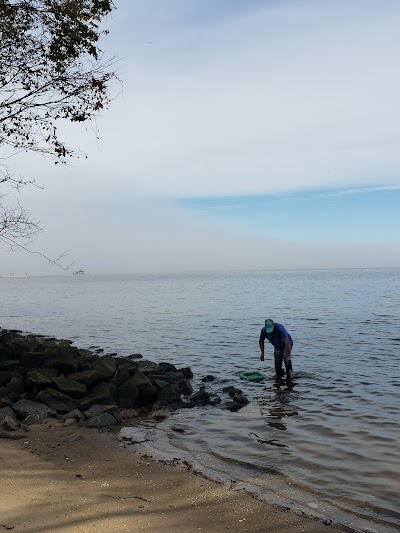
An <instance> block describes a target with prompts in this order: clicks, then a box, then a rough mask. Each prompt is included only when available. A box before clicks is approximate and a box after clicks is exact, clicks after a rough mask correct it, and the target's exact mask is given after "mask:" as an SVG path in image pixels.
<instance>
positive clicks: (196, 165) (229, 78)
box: [0, 0, 400, 274]
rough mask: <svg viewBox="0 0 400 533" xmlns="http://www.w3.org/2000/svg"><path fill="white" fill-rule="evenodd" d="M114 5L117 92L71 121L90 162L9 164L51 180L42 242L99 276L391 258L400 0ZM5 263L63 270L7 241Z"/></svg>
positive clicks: (38, 207) (0, 258) (37, 210)
mask: <svg viewBox="0 0 400 533" xmlns="http://www.w3.org/2000/svg"><path fill="white" fill-rule="evenodd" d="M116 6H117V10H116V11H115V13H114V14H113V16H112V17H111V18H110V19H109V20H107V21H106V22H105V27H107V28H108V29H109V30H110V33H109V35H108V36H106V37H105V38H104V39H103V40H102V48H103V50H104V52H105V54H106V57H111V56H113V55H116V56H117V57H118V60H117V63H116V68H117V70H118V75H119V77H120V79H121V81H122V83H121V84H116V85H115V87H114V88H113V94H114V95H115V100H114V101H113V102H112V105H111V108H110V109H109V110H107V111H105V112H104V113H103V116H102V117H100V118H99V119H98V120H97V121H96V124H95V125H94V127H93V128H92V127H86V128H85V127H81V126H80V125H74V126H73V127H72V126H71V125H66V127H65V130H64V131H65V137H66V138H67V139H69V140H70V144H71V145H73V146H75V147H78V148H80V149H81V150H82V151H83V152H84V153H86V154H87V155H88V158H87V159H84V158H83V159H79V160H77V161H76V162H74V163H73V164H71V165H70V166H68V167H66V168H60V167H59V166H58V167H54V165H53V164H52V163H51V162H49V161H46V160H45V159H42V158H40V157H38V156H35V155H32V154H23V156H21V157H16V158H15V162H17V163H18V172H19V173H21V174H22V175H25V176H29V177H33V178H36V179H37V181H38V182H39V183H43V185H44V186H45V189H44V190H37V189H31V190H26V191H25V192H24V194H23V198H22V197H21V200H24V202H25V204H26V205H27V207H28V208H30V209H31V210H32V212H33V213H34V214H35V215H36V216H37V218H39V219H40V220H41V222H42V224H43V225H44V226H45V231H44V232H43V234H42V235H41V236H40V237H39V238H38V239H37V241H36V242H35V243H34V247H35V248H36V249H39V250H41V251H43V252H45V253H46V254H48V255H50V256H55V255H57V254H58V253H59V252H60V251H64V250H68V251H69V258H70V259H71V261H74V264H75V266H76V267H79V268H85V269H86V270H90V271H92V272H114V271H115V272H131V271H143V270H144V271H164V270H168V271H170V270H196V269H228V268H331V267H334V268H336V267H373V266H378V267H379V266H382V267H385V266H387V267H391V266H400V237H399V235H400V232H399V231H398V228H399V227H400V215H399V211H400V210H399V209H398V205H399V200H400V106H399V94H400V71H399V69H398V68H397V65H398V61H399V57H400V32H399V27H400V3H399V2H397V1H394V0H381V1H380V2H376V0H335V2H321V1H320V0H301V1H295V0H290V1H289V0H279V1H277V0H271V1H266V0H264V1H261V0H257V1H256V0H252V1H251V0H248V1H244V0H240V1H239V0H219V1H215V0H169V1H168V2H166V1H165V0H131V1H128V0H121V1H118V2H116ZM94 132H96V133H97V134H98V139H97V137H96V134H95V133H94ZM271 247H274V249H277V248H279V258H278V257H274V256H272V254H271V253H269V251H270V250H271ZM293 250H295V252H296V253H295V254H293V253H290V251H293ZM4 270H5V271H9V270H12V271H18V270H24V271H25V270H29V272H32V273H50V274H51V273H57V271H55V270H54V267H52V266H50V265H47V264H46V263H44V262H43V260H42V259H41V258H40V257H39V256H29V255H28V256H27V255H26V254H25V255H24V254H8V253H6V251H2V249H1V247H0V273H1V272H2V271H4Z"/></svg>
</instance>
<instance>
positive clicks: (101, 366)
mask: <svg viewBox="0 0 400 533" xmlns="http://www.w3.org/2000/svg"><path fill="white" fill-rule="evenodd" d="M94 370H95V371H96V372H97V376H98V381H105V380H107V379H111V378H112V377H114V375H115V373H116V371H117V365H116V362H115V359H114V357H111V356H110V355H106V356H104V357H100V358H99V359H97V360H96V362H95V365H94Z"/></svg>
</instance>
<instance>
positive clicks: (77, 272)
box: [73, 268, 85, 276]
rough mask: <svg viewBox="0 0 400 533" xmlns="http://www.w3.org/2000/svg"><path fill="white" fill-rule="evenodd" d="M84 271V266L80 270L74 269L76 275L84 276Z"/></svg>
mask: <svg viewBox="0 0 400 533" xmlns="http://www.w3.org/2000/svg"><path fill="white" fill-rule="evenodd" d="M84 273H85V271H84V270H83V269H82V268H80V269H79V270H74V272H73V275H74V276H83V275H84Z"/></svg>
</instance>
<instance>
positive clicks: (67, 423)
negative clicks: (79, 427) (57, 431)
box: [64, 418, 76, 427]
mask: <svg viewBox="0 0 400 533" xmlns="http://www.w3.org/2000/svg"><path fill="white" fill-rule="evenodd" d="M74 424H76V418H67V419H66V420H65V422H64V427H69V426H73V425H74Z"/></svg>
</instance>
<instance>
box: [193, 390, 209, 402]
mask: <svg viewBox="0 0 400 533" xmlns="http://www.w3.org/2000/svg"><path fill="white" fill-rule="evenodd" d="M189 400H191V401H192V402H196V403H208V402H209V401H210V394H209V393H208V392H207V391H205V390H199V391H197V392H195V393H194V394H192V395H191V396H190V397H189Z"/></svg>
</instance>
